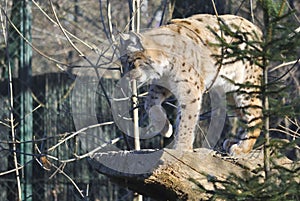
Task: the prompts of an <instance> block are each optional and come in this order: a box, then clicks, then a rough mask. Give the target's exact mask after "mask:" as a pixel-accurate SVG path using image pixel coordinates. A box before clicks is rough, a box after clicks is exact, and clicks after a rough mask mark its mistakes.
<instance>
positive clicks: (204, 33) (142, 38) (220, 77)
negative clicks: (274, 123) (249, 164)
mask: <svg viewBox="0 0 300 201" xmlns="http://www.w3.org/2000/svg"><path fill="white" fill-rule="evenodd" d="M220 24H225V25H226V26H228V27H229V28H230V29H231V30H232V31H233V32H235V31H237V30H239V31H240V32H244V33H247V34H246V35H244V36H242V37H245V38H244V39H245V40H251V41H259V40H260V37H261V31H260V30H259V29H258V28H257V27H256V26H255V25H253V24H252V23H251V22H249V21H247V20H246V19H244V18H241V17H238V16H233V15H223V16H220V19H219V20H218V19H217V17H216V16H213V15H195V16H192V17H190V18H186V19H174V20H172V21H171V22H170V24H168V25H165V26H161V27H159V28H156V29H152V30H148V31H146V32H144V33H142V34H136V33H130V34H128V35H123V39H121V45H122V47H123V50H124V51H125V58H126V61H125V63H127V64H130V65H131V66H132V67H133V69H132V71H131V72H130V75H131V77H132V78H134V79H137V80H138V81H141V82H145V81H148V80H152V82H153V84H154V85H152V86H151V87H150V90H149V95H148V97H147V98H146V103H145V109H146V110H147V111H150V110H151V108H153V106H155V109H153V110H152V111H150V112H149V117H150V119H151V126H154V127H155V126H156V125H157V124H158V123H159V122H158V121H159V120H158V119H159V118H158V117H159V116H161V115H162V114H163V109H162V107H161V104H162V102H163V101H164V100H165V99H166V98H167V97H169V96H170V94H171V93H170V91H171V92H172V93H173V94H174V95H175V96H176V98H177V100H178V106H179V110H180V112H179V114H178V117H177V125H176V132H175V145H174V148H175V149H180V150H192V149H193V142H194V132H195V128H196V124H197V121H198V117H199V112H200V108H201V100H202V95H203V93H205V91H206V90H207V89H209V88H211V87H218V86H222V87H223V88H224V90H225V91H226V92H229V91H238V92H237V93H236V94H235V95H234V99H235V102H236V105H237V108H239V110H240V118H241V119H242V120H243V122H245V123H246V125H247V129H246V131H245V132H244V133H243V134H241V135H240V136H238V137H237V138H236V139H235V140H227V141H225V143H224V148H225V149H226V150H227V151H228V152H229V153H230V154H240V153H247V152H249V151H251V150H252V148H253V145H254V143H255V141H256V139H257V137H258V136H259V135H260V132H261V126H260V125H261V122H262V120H261V117H262V101H261V100H260V98H259V91H260V88H259V86H260V85H261V77H262V69H261V68H260V67H259V66H257V65H255V62H253V61H251V59H245V60H236V61H235V60H234V58H224V59H223V65H221V66H220V65H218V64H216V63H217V60H216V57H215V56H214V55H221V53H222V52H221V51H222V50H221V48H220V46H217V45H212V44H218V43H219V41H218V40H217V37H216V36H217V35H218V36H219V37H221V38H223V39H224V40H225V41H227V43H232V42H234V41H236V38H233V37H231V36H230V35H228V34H227V35H226V34H224V33H222V31H220ZM239 48H240V49H249V50H250V49H253V48H254V46H248V45H246V44H240V45H239ZM257 48H259V47H257ZM161 80H163V81H165V83H167V86H168V87H167V88H168V89H169V90H167V89H165V88H162V87H160V86H157V85H160V84H159V82H160V81H161ZM234 83H235V84H234ZM155 84H156V85H155ZM244 84H245V85H249V87H244V86H243V85H244ZM241 86H243V87H241ZM253 86H254V87H253ZM238 89H240V90H238ZM241 91H242V92H241ZM172 132H173V131H172V126H171V125H170V123H169V121H166V123H165V127H164V129H163V130H162V131H161V133H162V134H163V135H165V136H170V135H171V134H172Z"/></svg>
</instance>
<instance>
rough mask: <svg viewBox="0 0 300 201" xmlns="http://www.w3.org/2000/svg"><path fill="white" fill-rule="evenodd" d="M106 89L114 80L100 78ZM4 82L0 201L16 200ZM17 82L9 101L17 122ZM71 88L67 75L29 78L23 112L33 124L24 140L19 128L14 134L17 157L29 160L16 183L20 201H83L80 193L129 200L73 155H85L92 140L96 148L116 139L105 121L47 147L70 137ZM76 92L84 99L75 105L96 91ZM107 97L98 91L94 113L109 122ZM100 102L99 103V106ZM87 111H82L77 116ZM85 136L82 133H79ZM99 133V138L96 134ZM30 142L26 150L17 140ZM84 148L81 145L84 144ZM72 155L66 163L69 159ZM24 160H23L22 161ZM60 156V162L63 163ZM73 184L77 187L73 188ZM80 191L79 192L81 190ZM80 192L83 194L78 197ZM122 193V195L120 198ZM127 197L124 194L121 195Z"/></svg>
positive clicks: (92, 196) (113, 131) (124, 190)
mask: <svg viewBox="0 0 300 201" xmlns="http://www.w3.org/2000/svg"><path fill="white" fill-rule="evenodd" d="M102 82H103V84H104V85H105V88H106V89H108V90H109V89H110V88H112V86H113V83H114V82H115V81H114V80H109V79H108V80H104V81H102ZM7 85H8V81H7V80H4V81H3V82H1V85H0V86H1V97H0V99H1V102H0V103H1V110H0V117H1V122H2V124H1V125H0V147H1V151H0V162H1V166H0V170H1V174H3V175H1V176H0V189H1V192H2V193H1V195H0V196H1V198H0V199H1V200H16V196H17V192H16V187H17V186H16V185H17V183H16V179H15V177H16V175H15V172H14V171H12V172H10V173H8V172H7V171H10V170H14V169H15V166H14V164H13V156H12V155H13V151H12V141H11V135H10V128H9V127H8V126H7V125H5V122H6V123H7V121H6V120H7V118H8V117H9V111H10V107H9V105H8V102H9V94H8V90H7ZM20 85H22V82H21V81H20V80H18V79H15V80H14V100H15V104H14V105H15V106H16V107H15V108H13V110H14V116H15V124H18V122H20V121H22V119H21V118H22V117H21V116H20V107H18V106H19V105H21V104H22V102H21V101H22V100H20V96H21V95H20V93H21V91H20ZM73 86H74V80H73V79H70V78H69V77H68V75H67V74H56V73H53V74H45V75H40V76H34V77H33V78H32V87H31V88H30V93H31V97H32V99H33V101H32V105H33V108H34V111H33V112H32V115H27V116H26V115H25V117H23V118H26V121H31V122H32V129H28V130H29V131H32V132H29V131H27V132H26V135H27V138H28V136H30V138H31V139H30V140H29V141H23V140H21V137H22V136H21V131H20V127H19V126H18V125H16V129H15V130H16V138H17V142H18V143H17V150H16V153H17V157H18V160H19V161H21V160H22V158H24V155H26V156H27V159H28V158H29V159H30V160H26V161H24V167H23V166H19V167H21V168H22V169H21V184H22V187H23V189H24V192H23V193H24V199H25V200H50V201H52V200H82V199H83V197H82V195H83V196H84V197H86V198H88V199H89V200H120V199H124V200H126V199H128V197H127V196H129V198H130V197H131V196H132V193H131V192H130V191H127V190H126V189H121V188H120V187H117V186H116V185H113V184H112V183H110V182H109V181H108V179H107V178H106V177H104V176H102V175H100V174H97V173H96V172H94V170H93V169H92V168H91V167H90V165H89V163H88V161H87V160H86V159H83V160H76V156H79V155H80V154H83V153H86V152H87V151H89V150H87V148H90V147H91V146H90V145H89V144H85V145H83V144H84V143H91V142H92V141H93V143H94V144H93V146H95V145H96V146H99V145H101V143H104V142H108V141H110V140H111V139H112V138H114V137H116V136H114V135H116V133H117V132H116V128H115V126H114V125H107V126H105V127H103V128H101V135H102V137H101V138H100V137H99V130H95V132H94V133H89V134H90V135H94V136H90V135H86V140H80V138H81V139H82V138H83V137H82V136H81V137H80V138H79V137H78V136H75V137H74V138H72V139H71V140H68V141H66V142H65V143H63V144H62V145H61V146H59V147H58V148H57V149H54V150H53V151H48V150H49V148H51V147H52V146H54V145H56V144H57V143H58V142H60V141H61V140H64V139H65V138H66V137H68V136H70V135H71V134H72V132H74V131H75V126H74V123H73V119H72V118H73V115H72V109H71V107H72V105H71V104H72V101H71V94H72V93H71V92H72V87H73ZM81 92H82V93H81V94H80V96H82V97H84V98H82V100H81V101H80V104H83V105H84V104H86V103H85V100H86V98H85V97H89V96H90V94H93V93H95V91H90V90H83V91H81ZM106 101H107V100H106V99H105V97H103V96H102V94H101V93H99V96H98V104H97V108H98V109H97V108H96V111H97V116H98V117H99V122H106V121H111V120H112V117H111V114H110V110H109V107H108V105H107V103H106V104H104V103H105V102H106ZM101 103H102V104H101ZM80 115H87V114H82V113H81V114H80ZM82 135H83V136H84V134H82ZM97 136H98V138H97ZM25 143H27V144H29V145H30V150H25V149H24V148H25V146H22V144H25ZM83 147H84V148H83ZM72 158H73V159H74V158H75V159H74V160H73V161H71V162H68V161H67V160H69V159H72ZM23 160H24V159H23ZM64 160H65V162H64ZM77 188H78V189H77ZM81 191H82V192H81ZM81 194H82V195H81ZM122 197H123V198H122ZM126 197H127V198H126Z"/></svg>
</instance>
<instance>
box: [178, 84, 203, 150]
mask: <svg viewBox="0 0 300 201" xmlns="http://www.w3.org/2000/svg"><path fill="white" fill-rule="evenodd" d="M199 85H200V83H197V82H195V84H191V83H181V85H179V86H178V92H180V93H178V94H177V96H176V97H177V99H178V104H179V109H180V111H179V113H178V114H177V127H176V136H175V145H174V148H175V149H177V150H181V151H190V150H193V143H194V135H195V134H194V132H195V129H196V125H197V122H198V117H199V113H200V107H201V100H202V93H201V91H200V86H199Z"/></svg>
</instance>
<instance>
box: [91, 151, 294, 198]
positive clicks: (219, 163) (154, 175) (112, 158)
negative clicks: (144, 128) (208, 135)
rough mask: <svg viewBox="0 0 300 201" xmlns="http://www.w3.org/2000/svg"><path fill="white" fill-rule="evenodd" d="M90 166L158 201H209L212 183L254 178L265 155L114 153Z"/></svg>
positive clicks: (94, 159) (286, 161)
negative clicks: (241, 156) (235, 177)
mask: <svg viewBox="0 0 300 201" xmlns="http://www.w3.org/2000/svg"><path fill="white" fill-rule="evenodd" d="M91 164H92V166H93V167H94V168H95V169H96V170H97V171H99V172H100V173H102V174H105V175H107V176H108V177H110V178H111V179H112V181H114V182H116V183H118V184H120V185H123V186H126V187H128V188H130V189H132V190H134V191H136V192H138V193H140V194H143V195H146V196H149V197H153V198H155V199H157V200H207V199H209V194H207V192H208V191H213V190H214V185H213V183H212V182H211V180H212V179H214V178H216V179H218V180H226V178H228V176H230V174H235V175H237V176H240V177H247V176H251V175H253V174H255V173H254V172H253V170H254V169H255V168H257V167H261V166H262V165H263V154H262V152H252V153H251V154H248V155H245V156H244V157H243V158H239V159H232V158H229V157H222V156H221V155H220V154H218V153H216V152H215V151H212V150H209V149H205V148H201V149H197V150H195V151H194V152H181V151H178V150H172V149H163V150H157V151H155V150H141V151H116V152H112V151H111V152H107V153H95V154H94V155H93V156H92V157H91ZM277 164H279V165H284V166H286V167H287V168H289V167H290V166H291V165H292V161H290V160H289V159H287V158H284V159H280V160H278V161H277ZM199 186H203V187H204V188H205V189H206V190H203V189H201V188H200V187H199Z"/></svg>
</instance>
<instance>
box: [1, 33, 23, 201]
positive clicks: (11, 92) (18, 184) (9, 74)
mask: <svg viewBox="0 0 300 201" xmlns="http://www.w3.org/2000/svg"><path fill="white" fill-rule="evenodd" d="M5 33H8V30H7V29H6V32H5ZM6 41H7V40H6ZM8 45H9V44H8V43H6V44H5V46H6V57H7V61H8V79H9V95H10V111H9V112H10V129H11V138H12V141H13V143H12V151H13V160H14V166H15V172H16V180H17V192H18V200H19V201H21V200H22V197H21V194H22V190H21V181H20V174H19V168H18V158H17V153H16V152H17V146H16V134H15V126H14V120H15V117H14V112H13V111H14V93H13V80H12V71H11V65H10V55H9V52H8V50H9V47H8Z"/></svg>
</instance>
